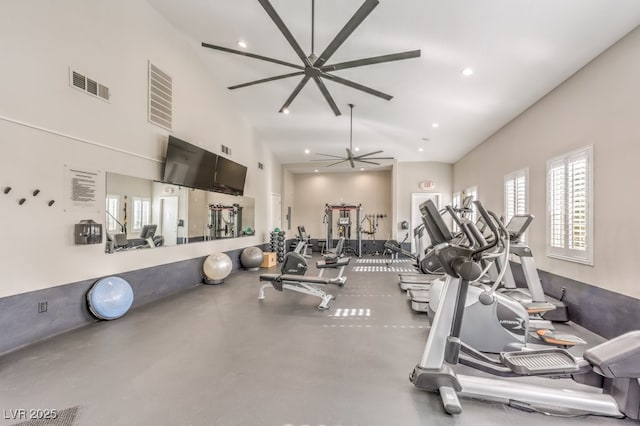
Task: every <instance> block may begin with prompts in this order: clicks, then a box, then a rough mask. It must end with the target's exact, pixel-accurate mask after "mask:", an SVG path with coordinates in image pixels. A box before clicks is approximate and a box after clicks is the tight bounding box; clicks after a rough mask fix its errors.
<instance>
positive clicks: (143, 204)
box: [131, 197, 151, 231]
mask: <svg viewBox="0 0 640 426" xmlns="http://www.w3.org/2000/svg"><path fill="white" fill-rule="evenodd" d="M131 201H132V203H131V216H132V218H133V227H132V229H131V230H132V231H141V230H142V227H143V226H144V225H148V224H149V223H151V199H149V198H142V197H133V199H132V200H131Z"/></svg>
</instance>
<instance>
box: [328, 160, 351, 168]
mask: <svg viewBox="0 0 640 426" xmlns="http://www.w3.org/2000/svg"><path fill="white" fill-rule="evenodd" d="M345 161H347V160H342V161H338V162H336V163H331V164H327V165H326V166H325V167H331V166H335V165H336V164H340V163H344V162H345Z"/></svg>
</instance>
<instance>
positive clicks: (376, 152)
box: [358, 150, 382, 157]
mask: <svg viewBox="0 0 640 426" xmlns="http://www.w3.org/2000/svg"><path fill="white" fill-rule="evenodd" d="M381 152H382V150H380V151H373V152H370V153H368V154H360V155H358V157H367V156H369V155H376V154H380V153H381Z"/></svg>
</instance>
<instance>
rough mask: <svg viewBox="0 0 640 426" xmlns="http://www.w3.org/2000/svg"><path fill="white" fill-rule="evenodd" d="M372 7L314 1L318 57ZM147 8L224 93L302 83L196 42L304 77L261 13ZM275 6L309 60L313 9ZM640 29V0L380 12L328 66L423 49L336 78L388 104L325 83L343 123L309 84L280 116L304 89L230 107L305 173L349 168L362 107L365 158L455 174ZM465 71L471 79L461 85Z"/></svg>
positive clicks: (454, 0) (165, 3)
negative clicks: (431, 165) (467, 157)
mask: <svg viewBox="0 0 640 426" xmlns="http://www.w3.org/2000/svg"><path fill="white" fill-rule="evenodd" d="M364 1H365V0H315V14H314V15H315V25H314V34H315V37H314V38H315V40H314V46H315V53H316V54H319V53H320V52H322V51H323V50H324V48H325V47H326V46H327V45H328V44H329V43H330V41H331V40H332V39H333V38H334V37H335V35H336V34H337V33H338V32H339V31H340V30H341V29H342V28H343V26H344V25H345V24H346V23H347V21H348V20H349V19H350V18H351V17H352V15H353V14H354V13H355V12H356V10H358V8H359V7H360V6H361V5H362V4H363V3H364ZM148 2H149V3H150V4H151V5H152V6H153V7H154V8H155V9H156V10H158V11H159V12H160V13H161V14H162V15H164V16H165V17H166V19H167V20H169V21H170V22H171V23H172V24H173V25H174V26H175V27H176V28H177V29H178V30H180V31H182V32H184V33H185V34H186V35H187V36H188V37H189V38H190V39H192V40H193V43H194V48H195V49H196V50H197V52H198V54H199V55H200V56H201V57H202V59H203V61H204V62H205V63H206V65H207V66H208V67H209V68H210V71H211V77H212V79H213V80H214V81H215V82H216V84H219V85H220V86H221V87H229V86H233V85H237V84H241V83H245V82H250V81H254V80H259V79H263V78H268V77H273V76H276V75H281V74H286V73H290V72H295V71H296V70H295V69H291V68H288V67H286V66H282V65H279V64H274V63H271V62H266V61H261V60H257V59H253V58H250V57H245V56H240V55H234V54H230V53H225V52H221V51H216V50H211V49H207V48H204V47H201V46H200V44H201V43H202V42H206V43H211V44H214V45H218V46H225V47H228V48H231V49H235V50H240V51H245V52H249V53H253V54H258V55H262V56H268V57H272V58H277V59H279V60H282V61H286V62H290V63H294V64H301V60H300V58H299V57H298V55H296V53H295V51H294V50H293V49H292V47H291V45H290V44H289V42H288V41H287V39H286V38H285V37H284V36H283V34H282V32H281V31H280V30H279V29H278V27H277V26H276V25H275V24H274V22H273V21H272V19H271V18H270V17H269V15H268V14H267V12H266V11H265V8H263V6H262V5H261V4H260V3H259V2H258V1H257V0H233V1H227V0H225V1H223V0H181V1H174V0H148ZM270 4H271V5H272V6H273V9H274V10H275V11H276V13H277V14H278V16H279V17H280V18H281V19H282V21H283V22H284V24H285V25H286V26H287V28H288V30H289V31H290V32H291V34H292V35H293V37H294V38H295V39H296V40H297V42H298V43H299V45H300V47H301V49H302V50H303V51H304V52H305V54H306V55H309V54H311V22H312V21H311V4H312V2H311V0H271V2H270ZM639 24H640V1H638V0H562V1H558V0H517V1H514V0H447V1H442V0H379V4H378V5H377V6H376V7H375V8H374V9H373V10H372V11H371V13H370V14H369V15H368V16H367V17H366V19H364V21H362V23H361V24H360V25H359V26H358V27H357V28H356V29H355V30H354V31H353V33H352V34H351V35H350V36H349V37H348V38H347V39H346V41H345V42H344V44H342V45H341V46H340V47H339V48H338V49H337V50H336V52H335V54H334V55H333V56H332V57H331V60H330V62H331V63H339V62H346V61H351V60H356V59H361V58H366V57H373V56H379V55H386V54H390V53H396V52H404V51H409V50H415V49H420V50H421V56H420V57H419V58H412V59H406V60H401V61H394V62H387V63H381V64H375V65H368V66H363V67H357V68H349V69H344V70H338V71H334V72H333V74H334V75H337V76H340V77H342V78H345V79H348V80H352V81H355V82H357V83H360V84H363V85H365V86H368V87H371V88H374V89H376V90H379V91H382V92H384V93H388V94H390V95H392V96H393V99H391V100H390V101H387V100H384V99H380V98H378V97H375V96H372V95H370V94H367V93H364V92H362V91H359V90H355V89H353V88H350V87H346V86H344V85H341V84H337V83H335V82H333V81H330V80H326V79H325V80H324V81H325V85H326V87H327V90H328V91H329V93H330V94H331V96H332V98H333V99H334V101H335V103H336V106H337V107H338V108H339V109H340V110H341V111H342V115H341V116H335V115H334V112H333V111H332V109H331V108H330V107H329V105H328V104H327V101H326V100H325V97H323V95H322V93H321V92H320V90H319V89H318V87H317V86H316V85H315V84H312V83H311V82H310V83H309V84H307V85H306V86H305V87H304V88H303V89H302V90H301V91H300V93H299V95H298V96H297V97H296V98H295V100H294V101H293V102H292V103H291V105H290V106H289V111H290V113H289V114H283V113H279V110H280V108H281V106H282V105H283V104H284V103H285V101H286V100H287V98H288V97H289V95H290V94H291V93H292V91H293V90H294V88H295V87H296V86H297V85H298V83H299V82H300V80H301V78H302V77H300V76H297V77H292V78H286V79H281V80H276V81H270V82H267V83H263V84H257V85H252V86H249V87H245V88H240V89H236V90H232V91H230V93H229V95H230V96H229V97H230V99H231V100H232V102H233V103H234V104H235V106H236V107H237V109H238V111H239V112H240V113H241V114H243V115H244V116H245V118H246V120H247V122H248V123H250V125H251V126H252V127H253V129H254V132H255V136H256V138H257V139H258V140H260V141H263V142H264V143H266V144H267V145H268V146H269V147H270V148H271V150H272V151H273V152H274V153H275V155H276V156H277V157H278V159H279V160H280V161H281V162H282V163H284V164H291V168H292V169H294V170H297V171H305V170H307V171H308V170H313V169H318V168H320V169H323V168H324V165H325V164H324V163H322V162H311V160H316V159H321V158H323V157H321V156H318V155H316V154H317V153H324V154H329V155H335V156H343V155H345V148H347V147H348V146H349V107H348V104H354V105H355V108H354V110H353V146H354V147H357V148H359V152H358V153H367V152H370V151H376V150H384V154H383V155H384V156H391V157H394V158H395V159H397V160H399V161H444V162H455V161H457V160H458V159H460V158H461V157H462V156H463V155H464V154H465V153H467V152H469V151H470V150H471V149H473V147H475V146H477V145H478V144H479V143H481V142H482V141H484V140H485V139H486V138H487V137H489V136H490V135H491V134H493V133H494V132H495V131H497V130H498V129H500V128H501V127H502V126H504V125H505V124H507V123H508V122H509V121H510V120H512V119H513V118H515V117H516V116H518V115H519V114H520V113H522V112H523V111H524V110H526V109H527V108H528V107H529V106H531V105H532V104H534V103H535V102H536V101H538V100H539V99H540V98H541V97H543V96H544V95H545V94H547V93H548V92H549V91H551V90H552V89H553V88H555V87H556V86H558V85H559V84H560V83H562V82H563V81H564V80H566V79H567V78H568V77H570V76H571V75H572V74H573V73H575V72H576V71H578V70H579V69H580V68H582V67H583V66H584V65H586V64H587V63H588V62H589V61H591V60H592V59H593V58H595V57H596V56H597V55H599V54H600V53H602V52H603V51H604V50H606V49H607V48H608V47H610V46H611V45H612V44H614V43H615V42H616V41H617V40H619V39H620V38H622V37H623V36H624V35H625V34H627V33H628V32H629V31H631V30H632V29H634V28H635V27H636V26H638V25H639ZM240 40H242V41H244V42H245V43H246V45H247V46H246V48H243V47H240V46H239V45H238V42H239V41H240ZM465 68H471V69H472V70H473V74H472V75H470V76H465V75H463V73H462V71H463V70H464V69H465ZM436 124H437V127H435V125H436ZM305 150H308V152H309V153H308V154H305ZM295 165H297V166H295ZM362 166H365V167H366V168H367V169H368V168H371V167H374V166H372V165H367V164H362ZM359 167H360V165H358V169H359ZM335 168H336V170H339V169H341V168H346V169H349V168H350V165H349V162H346V163H343V164H341V165H338V166H335ZM326 170H329V169H326Z"/></svg>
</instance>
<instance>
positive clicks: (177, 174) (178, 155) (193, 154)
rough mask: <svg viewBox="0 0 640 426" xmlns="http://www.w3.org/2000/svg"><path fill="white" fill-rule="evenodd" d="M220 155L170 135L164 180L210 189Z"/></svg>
mask: <svg viewBox="0 0 640 426" xmlns="http://www.w3.org/2000/svg"><path fill="white" fill-rule="evenodd" d="M217 159H218V156H217V155H216V154H214V153H212V152H209V151H206V150H204V149H202V148H200V147H197V146H195V145H191V144H190V143H188V142H185V141H183V140H181V139H178V138H176V137H173V136H169V144H168V146H167V159H166V162H165V165H164V175H163V177H162V181H163V182H168V183H173V184H175V185H181V186H187V187H190V188H198V189H204V190H207V191H210V190H211V188H212V187H213V183H214V181H213V178H214V175H215V170H216V162H217Z"/></svg>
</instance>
